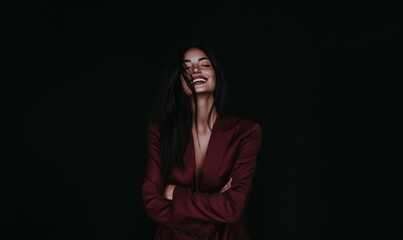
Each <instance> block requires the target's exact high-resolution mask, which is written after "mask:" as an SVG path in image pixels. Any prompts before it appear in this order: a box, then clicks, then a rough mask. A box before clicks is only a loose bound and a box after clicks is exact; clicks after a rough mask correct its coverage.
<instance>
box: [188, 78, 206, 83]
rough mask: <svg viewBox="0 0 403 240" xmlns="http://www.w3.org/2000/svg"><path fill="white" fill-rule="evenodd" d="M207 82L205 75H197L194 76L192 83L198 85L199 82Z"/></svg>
mask: <svg viewBox="0 0 403 240" xmlns="http://www.w3.org/2000/svg"><path fill="white" fill-rule="evenodd" d="M205 82H207V79H206V78H204V77H197V78H193V79H192V80H191V81H190V83H191V84H193V85H198V84H204V83H205Z"/></svg>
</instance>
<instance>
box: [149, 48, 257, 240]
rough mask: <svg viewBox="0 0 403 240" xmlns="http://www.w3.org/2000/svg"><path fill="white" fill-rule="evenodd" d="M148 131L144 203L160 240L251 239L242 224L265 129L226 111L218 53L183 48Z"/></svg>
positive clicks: (170, 73) (206, 49)
mask: <svg viewBox="0 0 403 240" xmlns="http://www.w3.org/2000/svg"><path fill="white" fill-rule="evenodd" d="M172 63H173V66H172V68H171V71H170V72H169V74H168V76H167V77H166V78H165V79H164V82H163V86H162V91H161V96H160V100H161V113H160V117H159V118H158V119H157V120H155V121H151V122H150V124H149V126H148V133H147V134H148V135H147V136H148V138H147V140H148V160H147V163H146V169H145V175H144V182H143V200H144V205H145V209H146V212H147V214H148V216H149V217H150V218H151V219H153V220H154V221H157V222H159V223H160V225H159V227H158V230H157V233H156V236H155V239H217V240H218V239H219V240H223V239H242V240H243V239H249V235H248V232H247V229H246V224H245V222H244V221H243V219H242V213H243V210H244V209H245V206H246V203H247V200H248V196H249V194H250V189H251V185H252V180H253V175H254V173H255V168H256V158H257V155H258V152H259V150H260V143H261V135H262V130H261V127H260V124H259V123H256V122H253V121H250V120H245V119H241V118H239V117H235V116H232V115H229V114H226V113H224V112H222V111H221V109H222V105H223V98H224V93H225V83H224V79H223V75H222V72H221V69H220V67H219V65H218V63H217V60H216V59H215V57H214V55H213V52H212V51H211V49H209V48H208V47H207V46H206V45H203V44H200V43H194V44H189V45H186V46H183V47H182V48H180V50H179V51H178V54H177V55H176V58H175V59H174V61H173V62H172Z"/></svg>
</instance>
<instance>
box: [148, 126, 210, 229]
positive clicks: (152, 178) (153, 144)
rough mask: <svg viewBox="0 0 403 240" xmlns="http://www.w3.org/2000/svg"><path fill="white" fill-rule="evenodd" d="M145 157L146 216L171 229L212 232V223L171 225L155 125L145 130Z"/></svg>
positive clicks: (170, 205) (170, 211) (171, 207)
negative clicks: (146, 156) (164, 192)
mask: <svg viewBox="0 0 403 240" xmlns="http://www.w3.org/2000/svg"><path fill="white" fill-rule="evenodd" d="M147 155H148V159H147V162H146V166H145V172H144V179H143V187H142V196H143V202H144V205H145V210H146V213H147V215H148V216H149V217H150V218H151V219H153V220H154V221H157V222H159V223H161V224H164V225H166V226H169V227H171V228H173V229H182V230H185V231H187V232H189V233H199V234H202V233H204V234H208V233H210V232H212V231H213V229H214V227H215V226H214V225H215V224H214V223H212V222H189V223H184V224H182V223H181V224H180V225H178V224H174V223H173V219H172V216H173V206H172V201H170V200H168V199H166V198H165V197H164V196H163V191H164V184H163V182H162V178H161V174H160V164H159V131H158V128H157V125H156V123H155V122H154V123H150V124H149V126H148V130H147Z"/></svg>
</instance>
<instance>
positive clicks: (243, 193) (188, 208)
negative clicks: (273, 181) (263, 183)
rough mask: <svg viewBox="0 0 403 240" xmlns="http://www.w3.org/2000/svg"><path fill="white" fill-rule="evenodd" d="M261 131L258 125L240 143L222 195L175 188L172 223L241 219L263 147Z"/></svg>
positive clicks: (219, 221) (222, 221)
mask: <svg viewBox="0 0 403 240" xmlns="http://www.w3.org/2000/svg"><path fill="white" fill-rule="evenodd" d="M261 136H262V129H261V127H260V125H259V124H258V123H255V124H254V126H253V127H252V128H251V131H249V132H248V134H247V135H246V136H245V138H244V140H243V141H242V142H241V143H240V146H239V152H238V156H237V159H236V160H235V163H234V167H233V170H232V173H231V177H232V183H231V188H230V189H228V190H227V191H225V192H223V193H220V192H219V193H200V192H193V191H192V190H191V189H190V188H186V187H181V186H175V188H174V189H173V193H172V206H173V216H172V217H173V222H177V223H181V222H189V221H191V220H193V219H200V220H204V221H208V222H217V223H234V222H237V221H238V219H239V218H240V217H241V215H242V213H243V210H244V208H245V205H246V202H247V199H248V196H249V190H250V188H251V185H252V180H253V176H254V173H255V170H256V158H257V155H258V153H259V150H260V146H261Z"/></svg>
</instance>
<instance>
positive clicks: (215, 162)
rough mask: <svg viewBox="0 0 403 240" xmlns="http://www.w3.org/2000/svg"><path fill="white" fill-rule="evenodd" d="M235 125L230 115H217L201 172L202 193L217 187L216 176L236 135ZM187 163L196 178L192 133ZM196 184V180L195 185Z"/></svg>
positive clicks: (186, 153)
mask: <svg viewBox="0 0 403 240" xmlns="http://www.w3.org/2000/svg"><path fill="white" fill-rule="evenodd" d="M235 125H236V122H235V119H234V118H233V117H231V116H230V115H228V114H225V113H219V114H218V115H217V117H216V120H215V122H214V124H213V128H212V133H211V136H210V140H209V143H208V147H207V151H206V156H205V158H204V163H203V167H202V171H201V176H200V186H199V189H200V191H207V190H211V189H214V188H216V187H217V182H216V178H215V176H216V175H217V171H218V169H219V168H220V166H221V163H222V160H223V159H224V156H225V153H226V151H227V148H228V145H229V143H230V140H231V138H232V135H233V134H234V131H235ZM185 163H187V164H186V165H188V166H189V167H190V169H191V170H192V171H193V172H192V173H191V174H192V175H193V176H194V177H195V170H196V164H195V151H194V141H193V136H192V133H190V139H189V141H188V146H187V149H186V152H185ZM193 179H194V178H193ZM194 183H195V179H194V182H193V185H194ZM194 186H195V185H194Z"/></svg>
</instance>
